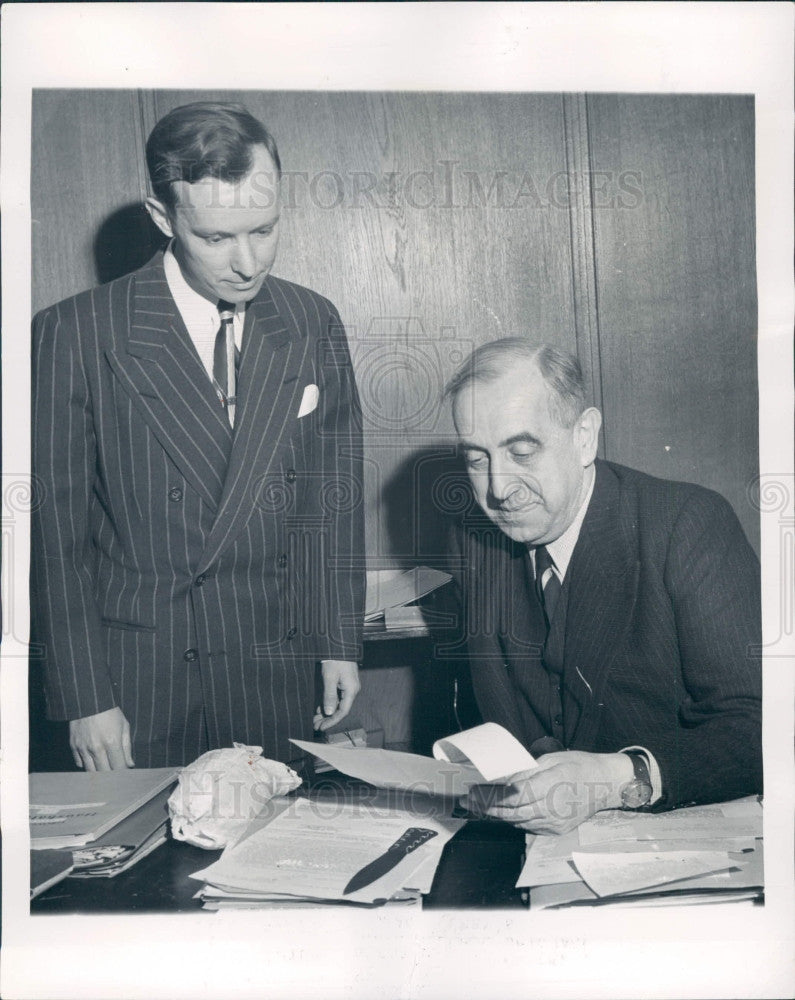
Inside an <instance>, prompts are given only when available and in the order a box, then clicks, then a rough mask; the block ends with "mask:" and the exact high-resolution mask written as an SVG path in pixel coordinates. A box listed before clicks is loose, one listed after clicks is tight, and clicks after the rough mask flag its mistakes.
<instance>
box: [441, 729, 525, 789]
mask: <svg viewBox="0 0 795 1000" xmlns="http://www.w3.org/2000/svg"><path fill="white" fill-rule="evenodd" d="M433 755H434V757H436V758H438V759H440V760H449V761H452V762H453V763H456V764H473V765H474V766H475V767H476V768H477V769H478V771H479V772H480V774H481V775H482V776H483V780H484V781H487V782H488V781H498V780H500V779H501V778H509V777H510V776H511V775H512V774H518V773H519V771H530V770H532V769H533V768H534V767H537V766H538V765H537V764H536V761H535V758H534V757H532V756H531V755H530V754H529V753H528V752H527V750H525V748H524V747H523V746H522V744H521V743H520V742H519V740H517V739H516V737H515V736H513V735H512V734H511V733H509V732H508V730H507V729H504V728H503V727H502V726H500V725H497V723H496V722H484V723H483V725H481V726H474V727H473V728H472V729H465V730H464V732H462V733H455V735H453V736H447V737H445V739H443V740H437V741H436V742H435V743H434V745H433Z"/></svg>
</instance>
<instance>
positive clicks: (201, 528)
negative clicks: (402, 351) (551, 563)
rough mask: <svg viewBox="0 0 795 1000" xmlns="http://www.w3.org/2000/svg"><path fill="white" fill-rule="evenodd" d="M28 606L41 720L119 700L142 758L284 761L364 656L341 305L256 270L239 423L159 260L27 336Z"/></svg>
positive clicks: (354, 424)
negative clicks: (328, 689) (339, 662)
mask: <svg viewBox="0 0 795 1000" xmlns="http://www.w3.org/2000/svg"><path fill="white" fill-rule="evenodd" d="M33 366H34V409H33V434H34V447H33V470H34V475H35V476H36V477H37V486H38V489H39V496H40V497H41V502H40V504H39V505H38V508H37V510H36V511H35V514H34V520H33V538H32V561H33V572H32V613H33V619H34V629H35V635H36V637H37V639H38V640H39V642H41V643H43V645H44V650H45V678H46V681H45V691H46V698H47V707H48V714H49V715H50V717H51V718H54V719H77V718H82V717H85V716H89V715H92V714H95V713H98V712H102V711H104V710H106V709H109V708H112V707H113V706H116V705H117V706H119V707H120V708H121V709H122V711H123V712H124V714H125V715H126V716H127V718H128V719H129V721H130V724H131V728H132V741H133V756H134V758H135V761H136V764H137V766H158V765H166V764H178V763H187V762H189V761H190V760H192V759H193V758H195V756H197V754H198V753H200V752H202V751H203V750H204V749H207V748H208V747H210V748H212V747H219V746H230V745H231V743H232V742H233V741H239V742H244V743H253V744H258V745H261V746H263V748H264V752H265V756H267V757H273V758H277V759H282V760H290V759H294V758H296V757H297V756H298V754H297V753H296V751H295V750H294V748H292V746H291V744H289V743H288V737H299V738H307V737H309V736H310V735H311V730H312V714H313V711H314V709H315V706H316V705H317V703H318V700H317V696H316V692H315V664H316V663H317V661H318V660H321V659H343V660H357V659H359V658H360V639H361V631H360V630H361V620H362V617H363V600H364V597H363V592H364V554H363V551H362V546H363V506H362V502H363V498H362V474H361V463H362V458H361V417H360V410H359V403H358V396H357V392H356V387H355V382H354V377H353V371H352V367H351V362H350V356H349V352H348V347H347V342H346V338H345V333H344V330H343V327H342V324H341V321H340V319H339V316H338V314H337V312H336V310H335V309H334V306H333V305H332V304H331V303H330V302H328V301H327V300H326V299H324V298H322V297H321V296H320V295H318V294H316V293H314V292H312V291H310V290H308V289H306V288H302V287H300V286H298V285H294V284H292V283H290V282H287V281H283V280H280V279H278V278H274V277H268V278H266V280H265V282H264V284H263V286H262V288H261V290H260V292H259V293H258V294H257V296H256V297H255V298H254V299H253V300H252V301H251V302H250V303H249V304H248V307H247V310H246V318H245V326H244V331H243V340H242V352H241V359H240V372H239V379H238V405H237V410H236V418H235V426H234V429H233V428H232V427H231V426H230V424H229V421H228V418H227V415H226V413H225V411H224V410H223V409H222V407H221V406H220V405H219V404H218V401H217V397H216V395H215V391H214V389H213V387H212V384H211V382H210V379H209V378H208V375H207V372H206V370H205V369H204V367H203V365H202V363H201V361H200V359H199V356H198V354H197V353H196V350H195V348H194V347H193V344H192V342H191V340H190V338H189V335H188V332H187V330H186V329H185V327H184V324H183V322H182V319H181V317H180V315H179V312H178V310H177V308H176V305H175V303H174V301H173V298H172V296H171V294H170V291H169V288H168V284H167V282H166V277H165V272H164V269H163V258H162V254H158V255H157V256H156V257H155V258H154V259H153V260H152V261H151V262H150V263H149V264H147V265H146V266H145V267H143V268H142V269H141V270H139V271H137V272H135V273H133V274H130V275H127V276H125V277H123V278H120V279H118V280H116V281H114V282H111V283H110V284H108V285H104V286H101V287H99V288H96V289H93V290H92V291H89V292H85V293H83V294H81V295H78V296H76V297H74V298H71V299H68V300H66V301H64V302H61V303H59V304H58V305H56V306H53V307H51V308H49V309H47V310H45V311H44V312H42V313H40V314H39V315H38V316H37V317H36V320H35V322H34V349H33Z"/></svg>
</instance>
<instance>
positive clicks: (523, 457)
mask: <svg viewBox="0 0 795 1000" xmlns="http://www.w3.org/2000/svg"><path fill="white" fill-rule="evenodd" d="M533 455H534V452H532V451H512V452H511V458H512V459H513V460H514V462H516V463H517V465H523V464H524V463H525V462H529V461H530V459H531V458H532V457H533Z"/></svg>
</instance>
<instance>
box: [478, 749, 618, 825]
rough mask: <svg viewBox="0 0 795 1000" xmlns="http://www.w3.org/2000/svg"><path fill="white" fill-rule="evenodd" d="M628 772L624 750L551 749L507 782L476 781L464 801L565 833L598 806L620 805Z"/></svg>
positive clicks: (513, 819)
mask: <svg viewBox="0 0 795 1000" xmlns="http://www.w3.org/2000/svg"><path fill="white" fill-rule="evenodd" d="M631 772H632V763H631V761H630V760H629V758H628V757H627V756H626V754H621V753H618V754H596V753H583V752H581V751H578V750H568V751H565V752H563V753H549V754H546V755H545V756H544V757H542V758H541V760H539V761H538V762H537V763H536V765H535V767H534V768H533V769H532V770H525V771H521V772H519V773H517V774H514V775H513V776H512V777H511V779H510V783H509V784H502V785H475V786H474V787H473V788H471V789H470V791H469V796H468V798H467V799H466V802H465V805H466V807H467V808H468V809H469V810H471V811H472V812H475V813H477V814H479V815H484V816H491V817H493V818H494V819H501V820H504V821H505V822H506V823H512V824H513V825H514V826H518V827H520V828H521V829H522V830H528V831H529V832H530V833H557V834H562V833H568V832H569V831H570V830H573V829H574V828H575V827H577V826H579V825H580V823H582V822H583V821H584V820H586V819H588V817H589V816H592V815H593V814H594V813H595V812H598V811H599V810H600V809H615V808H617V807H618V806H620V804H621V799H620V789H621V786H622V785H623V784H624V783H625V782H627V781H629V780H630V778H631V776H632V773H631Z"/></svg>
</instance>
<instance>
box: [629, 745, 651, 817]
mask: <svg viewBox="0 0 795 1000" xmlns="http://www.w3.org/2000/svg"><path fill="white" fill-rule="evenodd" d="M624 753H625V754H626V755H627V757H629V759H630V760H631V761H632V767H633V768H634V770H635V777H634V778H633V779H632V781H628V782H627V783H626V785H624V786H623V787H622V789H621V808H622V809H642V808H643V807H644V806H647V805H648V804H649V803H650V802H651V797H652V793H653V789H652V787H651V778H650V777H649V765H648V764H647V762H646V755H645V754H642V753H639V752H638V751H637V750H624Z"/></svg>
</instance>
